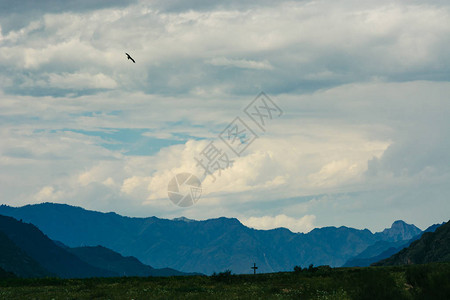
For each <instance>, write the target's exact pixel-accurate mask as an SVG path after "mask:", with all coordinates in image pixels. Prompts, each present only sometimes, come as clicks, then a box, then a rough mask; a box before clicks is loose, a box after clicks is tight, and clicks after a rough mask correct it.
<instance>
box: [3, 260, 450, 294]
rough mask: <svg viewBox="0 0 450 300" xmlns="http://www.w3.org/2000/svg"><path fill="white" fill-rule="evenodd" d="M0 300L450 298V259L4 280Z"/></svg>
mask: <svg viewBox="0 0 450 300" xmlns="http://www.w3.org/2000/svg"><path fill="white" fill-rule="evenodd" d="M0 299H450V263H435V264H427V265H412V266H401V267H368V268H336V269H331V268H326V267H319V268H314V269H310V270H308V269H304V270H301V271H299V270H297V272H284V273H272V274H257V275H228V274H225V273H221V274H218V275H217V276H190V277H169V278H157V277H149V278H137V277H122V278H92V279H54V278H45V279H2V280H0Z"/></svg>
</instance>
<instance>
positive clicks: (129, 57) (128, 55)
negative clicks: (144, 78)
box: [125, 52, 136, 63]
mask: <svg viewBox="0 0 450 300" xmlns="http://www.w3.org/2000/svg"><path fill="white" fill-rule="evenodd" d="M125 54H126V55H127V57H128V59H131V61H132V62H133V63H136V62H135V61H134V59H133V58H132V57H131V56H130V54H128V53H126V52H125Z"/></svg>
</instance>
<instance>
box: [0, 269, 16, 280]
mask: <svg viewBox="0 0 450 300" xmlns="http://www.w3.org/2000/svg"><path fill="white" fill-rule="evenodd" d="M16 277H17V276H16V275H15V274H14V273H12V272H8V271H5V270H3V269H2V268H0V278H16Z"/></svg>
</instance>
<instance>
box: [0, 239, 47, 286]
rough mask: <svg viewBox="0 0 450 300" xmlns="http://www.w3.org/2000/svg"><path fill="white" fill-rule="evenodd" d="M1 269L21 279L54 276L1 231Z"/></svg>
mask: <svg viewBox="0 0 450 300" xmlns="http://www.w3.org/2000/svg"><path fill="white" fill-rule="evenodd" d="M0 267H1V268H2V269H3V270H4V271H7V272H12V273H14V274H15V275H17V276H19V277H45V276H51V275H53V274H51V273H50V272H49V271H47V270H45V269H44V268H43V267H42V266H41V265H39V264H38V263H37V262H36V261H35V260H34V259H32V258H31V257H30V256H28V255H27V254H26V253H25V252H24V251H23V250H22V249H20V248H19V247H17V246H16V244H14V242H13V241H11V239H9V238H8V236H7V235H6V234H5V233H4V232H3V231H0Z"/></svg>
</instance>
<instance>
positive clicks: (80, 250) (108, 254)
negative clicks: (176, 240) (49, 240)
mask: <svg viewBox="0 0 450 300" xmlns="http://www.w3.org/2000/svg"><path fill="white" fill-rule="evenodd" d="M66 250H67V251H69V252H70V253H72V254H74V255H76V256H77V257H78V258H80V259H81V260H82V261H84V262H86V263H88V264H90V265H91V266H94V267H97V268H101V269H105V270H108V271H112V272H114V273H116V274H118V276H183V275H189V274H187V273H183V272H179V271H177V270H173V269H169V268H164V269H154V268H152V267H150V266H147V265H144V264H143V263H141V262H140V261H139V260H138V259H137V258H135V257H132V256H128V257H123V256H122V255H120V254H119V253H117V252H114V251H112V250H110V249H108V248H105V247H103V246H96V247H76V248H69V247H67V248H66Z"/></svg>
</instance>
